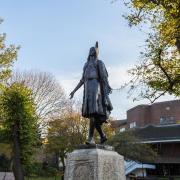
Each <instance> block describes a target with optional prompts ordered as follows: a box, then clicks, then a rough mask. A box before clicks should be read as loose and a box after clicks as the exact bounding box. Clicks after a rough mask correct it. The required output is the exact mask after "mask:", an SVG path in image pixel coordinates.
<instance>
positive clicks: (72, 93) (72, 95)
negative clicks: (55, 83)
mask: <svg viewBox="0 0 180 180" xmlns="http://www.w3.org/2000/svg"><path fill="white" fill-rule="evenodd" d="M69 96H70V99H72V98H73V97H74V92H73V91H72V92H71V93H70V95H69Z"/></svg>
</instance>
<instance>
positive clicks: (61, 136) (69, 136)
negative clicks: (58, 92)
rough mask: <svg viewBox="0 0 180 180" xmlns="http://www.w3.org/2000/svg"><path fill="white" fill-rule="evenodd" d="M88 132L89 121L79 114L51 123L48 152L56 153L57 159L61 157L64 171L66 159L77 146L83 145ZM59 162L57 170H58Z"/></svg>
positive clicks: (66, 115)
mask: <svg viewBox="0 0 180 180" xmlns="http://www.w3.org/2000/svg"><path fill="white" fill-rule="evenodd" d="M87 131H88V121H87V119H85V118H83V117H82V116H81V115H80V114H79V113H77V112H71V113H67V114H65V115H64V116H61V117H60V118H58V119H56V120H54V121H51V122H50V124H49V131H48V136H47V144H46V150H47V152H49V153H54V154H55V155H56V157H57V159H58V158H59V157H60V159H61V162H62V165H63V171H64V170H65V158H66V156H67V153H68V152H71V151H72V150H73V149H74V148H75V146H77V145H79V144H83V143H84V142H85V140H86V136H87ZM58 164H59V162H58V160H57V168H58Z"/></svg>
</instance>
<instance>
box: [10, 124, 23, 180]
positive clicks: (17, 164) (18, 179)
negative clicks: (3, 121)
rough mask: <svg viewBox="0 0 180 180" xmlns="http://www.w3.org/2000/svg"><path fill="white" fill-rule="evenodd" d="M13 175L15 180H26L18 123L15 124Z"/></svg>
mask: <svg viewBox="0 0 180 180" xmlns="http://www.w3.org/2000/svg"><path fill="white" fill-rule="evenodd" d="M13 173H14V177H15V180H24V175H23V169H22V164H21V160H20V144H19V136H18V126H17V123H15V125H14V127H13Z"/></svg>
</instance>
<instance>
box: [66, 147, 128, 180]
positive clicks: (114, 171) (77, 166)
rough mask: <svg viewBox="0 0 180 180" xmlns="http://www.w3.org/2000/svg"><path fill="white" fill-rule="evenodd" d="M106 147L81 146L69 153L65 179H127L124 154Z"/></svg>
mask: <svg viewBox="0 0 180 180" xmlns="http://www.w3.org/2000/svg"><path fill="white" fill-rule="evenodd" d="M82 148H83V149H82ZM106 149H107V147H104V148H99V147H98V146H94V148H93V147H90V148H88V147H87V146H80V148H79V149H77V150H74V151H73V152H72V153H69V154H68V157H67V163H66V171H65V180H125V179H126V178H125V170H124V158H123V156H121V155H119V154H118V153H116V152H115V151H112V150H106ZM108 149H111V148H108Z"/></svg>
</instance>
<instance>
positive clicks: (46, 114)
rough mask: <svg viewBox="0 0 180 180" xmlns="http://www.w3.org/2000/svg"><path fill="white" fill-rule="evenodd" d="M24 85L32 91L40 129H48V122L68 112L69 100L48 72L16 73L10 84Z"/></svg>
mask: <svg viewBox="0 0 180 180" xmlns="http://www.w3.org/2000/svg"><path fill="white" fill-rule="evenodd" d="M14 82H18V83H23V84H25V85H26V86H27V87H29V88H30V89H32V93H33V94H32V95H33V98H34V102H35V104H36V112H37V115H38V117H39V122H38V124H39V129H41V130H42V129H43V133H46V131H45V130H44V128H46V127H47V125H48V122H49V121H50V120H53V119H54V118H55V117H57V116H60V114H61V113H62V112H63V113H64V111H65V110H66V108H67V104H68V100H67V98H66V96H65V93H64V90H63V88H62V87H61V85H60V84H59V82H58V81H57V80H56V79H55V78H54V76H53V75H52V74H50V73H47V72H36V71H25V72H14V73H13V76H12V77H11V79H10V81H9V83H10V84H13V83H14Z"/></svg>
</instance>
